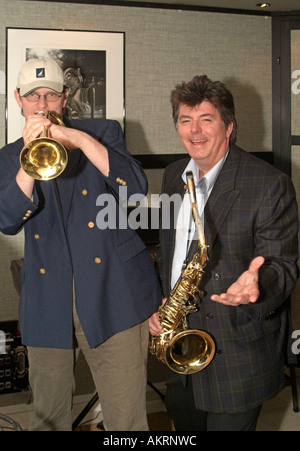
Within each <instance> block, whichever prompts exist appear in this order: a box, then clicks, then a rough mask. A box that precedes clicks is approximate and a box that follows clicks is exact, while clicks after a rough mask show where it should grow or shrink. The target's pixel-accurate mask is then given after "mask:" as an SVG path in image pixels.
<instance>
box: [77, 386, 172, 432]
mask: <svg viewBox="0 0 300 451" xmlns="http://www.w3.org/2000/svg"><path fill="white" fill-rule="evenodd" d="M147 384H148V385H149V387H150V388H152V390H154V391H155V392H156V393H157V394H158V395H159V396H160V398H161V400H162V401H164V400H165V396H164V395H163V394H162V393H161V392H160V391H159V390H158V389H157V388H156V387H155V386H154V385H153V384H152V383H151V382H149V381H147ZM98 400H99V396H98V393H95V394H94V395H93V397H92V398H91V400H90V401H89V402H88V403H87V405H86V406H85V407H84V408H83V410H82V411H81V412H80V414H79V415H78V417H77V418H76V420H75V421H74V422H73V424H72V431H75V430H76V429H77V428H78V426H79V425H80V423H81V421H82V420H83V419H84V417H85V416H86V415H87V414H88V413H89V411H90V410H91V408H92V407H93V406H94V405H95V404H96V402H97V401H98Z"/></svg>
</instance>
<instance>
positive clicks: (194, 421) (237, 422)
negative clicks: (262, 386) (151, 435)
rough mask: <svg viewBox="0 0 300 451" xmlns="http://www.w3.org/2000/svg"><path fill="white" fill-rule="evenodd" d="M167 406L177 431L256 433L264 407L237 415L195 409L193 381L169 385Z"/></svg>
mask: <svg viewBox="0 0 300 451" xmlns="http://www.w3.org/2000/svg"><path fill="white" fill-rule="evenodd" d="M166 406H167V410H168V414H169V416H170V417H171V418H172V420H173V423H174V427H175V430H176V431H255V430H256V425H257V421H258V417H259V414H260V411H261V407H262V406H258V407H255V408H254V409H250V410H247V411H246V412H239V413H236V414H225V413H213V412H204V411H202V410H198V409H196V407H195V402H194V395H193V388H192V381H191V379H190V378H188V383H187V386H184V385H183V384H181V383H175V384H168V387H167V393H166Z"/></svg>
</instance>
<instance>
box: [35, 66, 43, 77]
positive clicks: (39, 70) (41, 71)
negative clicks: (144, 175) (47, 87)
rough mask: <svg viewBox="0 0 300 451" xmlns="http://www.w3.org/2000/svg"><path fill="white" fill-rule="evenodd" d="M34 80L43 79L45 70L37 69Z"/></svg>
mask: <svg viewBox="0 0 300 451" xmlns="http://www.w3.org/2000/svg"><path fill="white" fill-rule="evenodd" d="M36 78H45V68H44V67H39V68H37V69H36Z"/></svg>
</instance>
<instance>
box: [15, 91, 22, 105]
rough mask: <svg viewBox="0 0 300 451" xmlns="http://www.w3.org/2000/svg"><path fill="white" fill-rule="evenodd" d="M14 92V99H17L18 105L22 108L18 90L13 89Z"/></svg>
mask: <svg viewBox="0 0 300 451" xmlns="http://www.w3.org/2000/svg"><path fill="white" fill-rule="evenodd" d="M14 94H15V99H16V101H17V104H18V105H19V107H20V108H22V106H23V105H22V99H21V96H20V93H19V91H18V90H17V89H15V91H14Z"/></svg>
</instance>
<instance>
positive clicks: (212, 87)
mask: <svg viewBox="0 0 300 451" xmlns="http://www.w3.org/2000/svg"><path fill="white" fill-rule="evenodd" d="M170 100H171V105H172V110H173V120H174V123H175V126H176V125H177V121H178V114H179V107H180V105H181V104H184V105H187V106H189V107H195V106H196V105H199V104H200V103H202V102H203V101H204V100H206V101H208V102H210V103H212V104H213V105H214V107H215V108H216V109H217V110H218V112H219V114H220V116H221V119H222V121H223V123H224V125H225V127H226V129H227V128H228V126H229V125H230V124H231V123H233V129H232V132H231V135H230V142H231V143H235V141H236V137H237V122H236V119H235V108H234V100H233V95H232V94H231V92H230V91H229V90H228V89H227V88H226V86H225V85H224V84H223V83H221V82H220V81H214V82H213V81H211V80H210V79H209V78H207V76H206V75H201V76H199V75H196V76H195V77H194V78H193V79H192V80H191V81H190V82H188V83H185V82H182V83H181V84H178V85H176V86H175V89H174V90H173V91H172V92H171V99H170Z"/></svg>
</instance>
